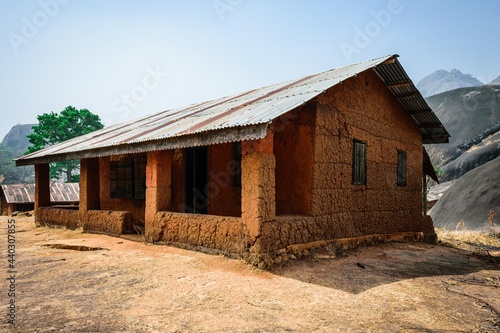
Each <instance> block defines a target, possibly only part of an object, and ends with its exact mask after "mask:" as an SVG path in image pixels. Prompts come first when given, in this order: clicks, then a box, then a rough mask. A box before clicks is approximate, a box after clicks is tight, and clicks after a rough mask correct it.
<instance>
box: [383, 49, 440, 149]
mask: <svg viewBox="0 0 500 333" xmlns="http://www.w3.org/2000/svg"><path fill="white" fill-rule="evenodd" d="M374 70H375V72H376V73H377V74H378V75H379V77H380V78H381V79H382V81H383V82H384V83H385V85H386V86H387V88H388V89H389V90H390V91H391V93H392V94H393V95H394V96H396V98H398V100H399V102H400V103H401V104H402V105H403V107H404V108H405V109H406V110H407V111H408V112H409V113H410V115H411V116H412V118H413V119H414V120H415V122H416V123H417V124H418V125H419V127H420V133H421V134H422V139H423V143H448V139H449V137H450V134H449V133H448V131H447V130H446V129H445V128H444V126H443V124H442V123H441V121H440V120H439V119H438V117H437V116H436V115H435V114H434V112H433V111H432V109H431V108H430V107H429V105H428V104H427V102H426V101H425V99H424V98H423V97H422V95H421V94H420V92H419V91H418V89H417V88H416V87H415V85H414V84H413V82H412V81H411V79H410V77H409V76H408V74H406V72H405V70H404V68H403V66H401V64H400V63H399V61H398V59H397V56H394V57H392V58H391V59H390V60H387V61H385V62H384V63H383V64H382V65H379V66H376V67H375V68H374Z"/></svg>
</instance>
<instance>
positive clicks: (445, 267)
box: [0, 217, 500, 333]
mask: <svg viewBox="0 0 500 333" xmlns="http://www.w3.org/2000/svg"><path fill="white" fill-rule="evenodd" d="M6 221H7V219H6V218H5V217H0V239H1V240H2V242H1V244H5V242H4V239H6V237H7V228H6ZM16 228H17V229H16V230H17V233H16V242H17V243H16V255H17V257H16V258H17V259H16V269H17V280H16V292H17V295H16V304H17V312H16V316H17V317H16V324H15V325H9V324H7V323H6V314H7V313H6V304H7V302H8V298H7V296H6V290H7V288H8V287H7V284H6V281H7V280H6V275H7V268H6V266H7V261H6V259H5V258H6V253H7V251H6V248H5V246H2V248H1V249H0V253H1V261H2V263H1V264H0V270H1V271H0V277H1V278H2V279H1V281H4V282H2V283H0V308H3V309H5V310H4V313H2V311H0V313H1V318H2V319H1V321H0V331H2V332H10V331H12V332H23V333H24V332H197V333H198V332H254V333H256V332H475V333H479V332H499V331H500V312H499V310H500V297H499V296H500V265H499V264H498V261H497V260H498V257H496V256H495V255H496V254H495V251H493V250H492V249H490V250H489V251H490V252H489V254H490V256H488V255H482V254H481V253H479V252H472V251H469V250H461V249H456V248H451V247H445V246H440V245H430V244H425V243H389V244H383V245H377V246H370V247H362V248H359V249H357V250H351V251H348V252H345V253H327V252H323V253H321V252H316V253H312V254H311V256H309V257H307V258H303V259H302V260H293V261H290V262H288V263H287V264H286V265H283V266H281V267H275V268H274V269H273V270H272V271H262V270H258V269H255V268H254V267H253V266H250V265H248V264H246V263H244V262H243V261H240V260H232V259H228V258H225V257H222V256H214V255H206V254H203V253H199V252H193V251H187V250H182V249H178V248H172V247H168V246H155V245H150V244H146V243H144V242H142V241H141V238H140V236H137V237H136V239H137V240H138V241H131V240H129V239H124V238H116V237H109V236H105V235H97V234H86V233H81V232H78V231H72V230H66V229H50V228H47V227H35V226H34V223H33V220H32V218H25V217H24V218H21V217H16ZM461 232H462V237H465V236H464V235H465V232H463V230H461ZM448 234H452V232H448ZM462 242H463V243H465V242H469V240H468V239H467V240H466V239H465V238H464V239H463V240H462ZM490 244H493V243H490ZM488 246H491V247H493V246H494V245H488Z"/></svg>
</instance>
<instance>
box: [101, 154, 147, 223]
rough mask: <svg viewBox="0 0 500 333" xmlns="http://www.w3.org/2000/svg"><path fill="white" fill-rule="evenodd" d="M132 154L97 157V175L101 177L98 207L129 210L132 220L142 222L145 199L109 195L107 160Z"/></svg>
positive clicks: (116, 159)
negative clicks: (120, 197)
mask: <svg viewBox="0 0 500 333" xmlns="http://www.w3.org/2000/svg"><path fill="white" fill-rule="evenodd" d="M132 156H133V155H123V156H121V155H120V156H111V157H100V158H99V175H100V177H101V182H100V185H101V191H100V200H101V203H100V206H101V207H100V208H101V210H116V211H130V212H131V213H132V217H133V219H134V221H142V222H144V213H145V200H136V199H119V198H111V197H110V192H111V191H110V173H109V162H110V161H118V160H120V159H122V158H125V157H132Z"/></svg>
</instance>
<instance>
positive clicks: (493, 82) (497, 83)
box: [487, 75, 500, 85]
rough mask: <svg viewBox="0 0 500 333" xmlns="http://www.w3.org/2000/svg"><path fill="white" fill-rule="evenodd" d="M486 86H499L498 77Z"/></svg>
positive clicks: (499, 77) (499, 79)
mask: <svg viewBox="0 0 500 333" xmlns="http://www.w3.org/2000/svg"><path fill="white" fill-rule="evenodd" d="M487 84H490V85H491V84H494V85H500V75H499V76H498V77H497V78H496V79H494V80H493V81H491V82H489V83H487Z"/></svg>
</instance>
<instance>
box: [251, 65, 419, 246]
mask: <svg viewBox="0 0 500 333" xmlns="http://www.w3.org/2000/svg"><path fill="white" fill-rule="evenodd" d="M308 105H309V108H310V107H311V106H315V108H316V119H315V128H314V132H313V134H312V135H313V142H314V145H313V151H314V153H313V156H314V162H313V165H312V170H313V171H312V182H311V183H310V184H311V187H310V193H311V197H310V210H309V212H308V211H307V210H305V209H304V210H302V212H303V214H304V215H305V216H297V215H296V216H293V215H292V216H277V218H276V219H275V220H274V221H267V222H264V223H263V225H262V236H261V237H260V239H259V240H258V242H257V243H258V244H257V246H256V248H257V249H262V251H263V252H267V251H270V252H272V251H276V250H279V249H284V248H286V247H288V246H290V245H292V244H301V243H313V242H317V241H328V240H335V239H355V238H356V237H360V236H363V235H383V234H393V235H394V234H398V233H399V234H406V235H410V236H411V237H417V236H415V235H417V234H418V233H419V232H421V231H425V230H424V229H425V228H424V225H423V222H422V216H421V204H420V203H421V179H422V139H421V135H420V132H419V129H418V126H417V125H416V124H415V122H414V121H413V119H412V118H411V117H410V116H409V115H408V113H407V111H405V110H404V109H403V107H402V106H401V105H400V104H399V102H397V100H396V99H395V98H394V97H393V96H392V95H391V94H390V92H389V91H388V90H387V88H386V87H385V86H384V85H383V83H382V82H381V81H380V79H379V78H378V76H377V75H376V74H375V73H373V72H372V71H368V72H365V73H361V74H358V75H357V77H354V78H351V79H349V80H347V81H345V82H343V83H342V84H340V85H337V86H336V87H333V88H332V89H330V90H329V91H328V92H327V93H326V94H323V95H320V96H318V98H316V99H314V100H312V101H310V102H309V103H308V104H306V106H305V108H304V109H303V110H300V111H299V112H302V113H304V112H306V110H307V107H308ZM293 112H298V110H296V111H293ZM296 118H297V117H295V118H293V117H292V120H291V121H289V123H288V125H287V126H285V130H284V131H283V134H282V135H280V133H275V136H276V139H275V145H276V149H275V154H276V165H277V170H276V174H277V176H276V178H277V180H276V188H277V194H276V200H277V207H278V213H279V215H283V214H289V213H293V212H294V210H293V209H290V208H288V207H287V206H284V203H285V204H287V203H291V202H293V200H292V197H293V193H294V191H293V190H291V188H292V187H291V185H290V184H288V185H287V184H285V180H288V181H289V182H290V183H293V184H296V183H297V180H298V179H302V180H305V181H304V183H303V187H302V189H301V191H303V192H307V190H308V184H309V183H308V180H307V177H303V176H300V175H297V174H293V172H292V171H290V170H286V169H287V168H291V169H293V165H294V164H296V165H297V164H298V163H302V164H303V165H304V161H306V163H305V165H306V167H307V162H308V160H307V157H305V156H302V157H301V158H300V161H299V162H298V160H299V158H296V157H294V154H297V153H296V152H294V151H292V150H291V149H289V148H288V146H287V145H288V144H289V143H288V142H285V140H287V138H289V137H288V136H287V135H285V133H291V134H292V135H291V138H290V139H289V140H291V141H290V142H291V145H292V146H294V145H295V146H300V140H297V139H294V135H296V134H295V133H297V132H298V129H300V126H298V125H297V124H296V122H295V120H294V119H296ZM301 118H302V117H299V119H301ZM307 130H308V127H305V128H304V127H303V131H304V132H306V133H307ZM305 137H307V135H305ZM353 139H357V140H361V141H365V142H366V143H367V146H368V147H367V184H366V185H353V184H352V156H353V152H352V149H353V143H352V142H353ZM303 142H307V140H304V141H302V147H301V148H300V149H297V150H305V149H307V147H304V143H303ZM282 148H284V149H285V151H286V153H282V152H280V149H282ZM398 149H400V150H404V151H406V152H407V185H406V186H397V185H396V175H397V150H398ZM295 156H297V155H295ZM290 165H292V167H290ZM284 174H286V176H285V177H283V175H284ZM287 192H289V193H291V196H290V198H287V197H286V193H287ZM304 198H305V199H306V200H305V205H304V206H306V204H307V197H304ZM287 200H288V201H287ZM291 207H293V205H291ZM295 212H296V213H300V212H301V210H296V211H295ZM415 232H417V233H415ZM377 237H379V236H377ZM394 237H396V238H397V237H398V236H394ZM379 238H380V237H379Z"/></svg>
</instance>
